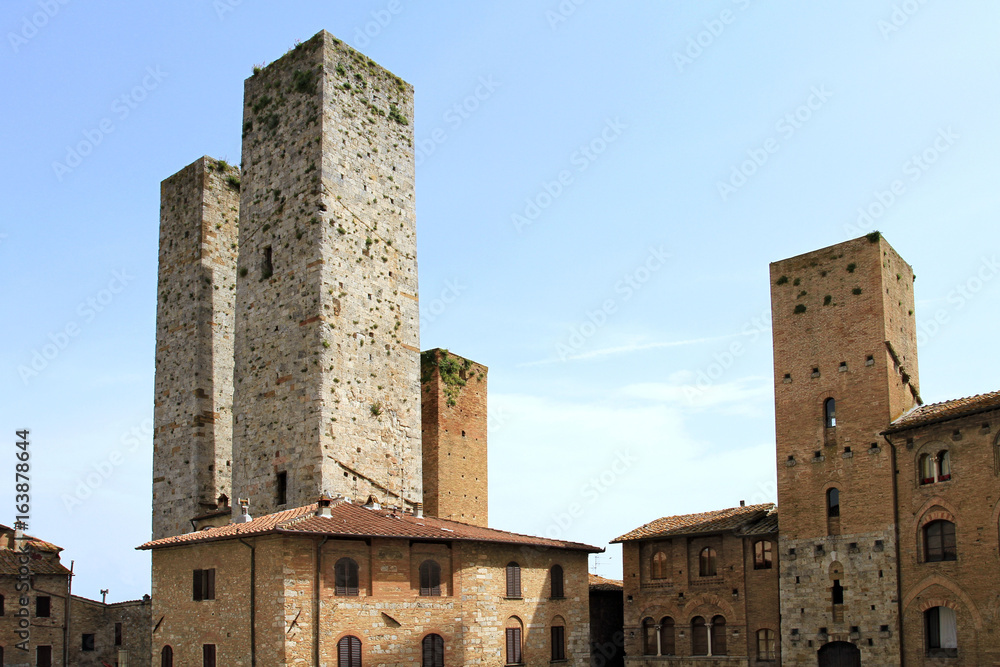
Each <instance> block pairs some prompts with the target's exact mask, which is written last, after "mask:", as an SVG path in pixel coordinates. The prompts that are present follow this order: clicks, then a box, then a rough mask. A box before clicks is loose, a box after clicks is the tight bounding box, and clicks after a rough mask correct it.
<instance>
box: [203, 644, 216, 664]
mask: <svg viewBox="0 0 1000 667" xmlns="http://www.w3.org/2000/svg"><path fill="white" fill-rule="evenodd" d="M201 665H202V667H215V644H204V645H203V646H202V647H201Z"/></svg>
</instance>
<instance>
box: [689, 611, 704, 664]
mask: <svg viewBox="0 0 1000 667" xmlns="http://www.w3.org/2000/svg"><path fill="white" fill-rule="evenodd" d="M691 653H692V654H693V655H708V626H707V625H706V624H705V619H704V618H702V617H701V616H695V617H694V618H692V619H691Z"/></svg>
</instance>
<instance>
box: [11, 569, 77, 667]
mask: <svg viewBox="0 0 1000 667" xmlns="http://www.w3.org/2000/svg"><path fill="white" fill-rule="evenodd" d="M67 583H68V582H67V577H66V576H65V575H48V574H38V575H35V577H34V586H33V591H32V592H31V593H30V594H29V595H28V597H29V600H30V604H29V606H28V611H29V616H28V620H29V621H30V622H31V628H30V631H31V639H30V643H29V650H28V651H27V652H25V651H22V650H20V649H17V648H15V645H16V644H18V643H19V642H20V641H22V640H21V639H20V637H18V635H17V632H18V630H19V627H18V617H17V616H16V614H17V613H18V612H19V611H20V608H21V607H20V602H19V601H18V599H19V598H20V596H21V595H22V593H21V592H19V591H18V590H17V585H18V580H17V578H16V577H15V576H13V575H9V576H8V575H2V576H0V595H3V600H4V613H3V615H2V616H0V646H3V650H4V654H3V658H4V664H7V665H17V664H24V665H28V664H30V665H34V664H35V655H36V653H35V651H36V648H37V647H39V646H51V647H52V664H53V665H65V664H66V663H65V661H64V660H63V646H64V642H63V638H64V636H65V628H66V599H67ZM39 595H42V596H45V595H47V596H49V598H50V599H51V616H50V617H49V618H37V617H36V616H35V598H36V597H37V596H39ZM77 639H79V638H77ZM71 640H72V638H71Z"/></svg>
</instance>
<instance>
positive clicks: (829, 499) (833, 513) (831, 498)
mask: <svg viewBox="0 0 1000 667" xmlns="http://www.w3.org/2000/svg"><path fill="white" fill-rule="evenodd" d="M826 515H827V516H828V517H830V518H831V519H833V518H836V517H839V516H840V489H837V488H836V487H834V488H832V489H827V491H826Z"/></svg>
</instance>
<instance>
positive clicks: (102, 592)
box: [101, 588, 111, 604]
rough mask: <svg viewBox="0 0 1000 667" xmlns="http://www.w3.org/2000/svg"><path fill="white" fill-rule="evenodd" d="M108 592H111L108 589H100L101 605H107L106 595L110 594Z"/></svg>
mask: <svg viewBox="0 0 1000 667" xmlns="http://www.w3.org/2000/svg"><path fill="white" fill-rule="evenodd" d="M110 592H111V590H110V589H108V588H102V589H101V604H107V603H108V593H110Z"/></svg>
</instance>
